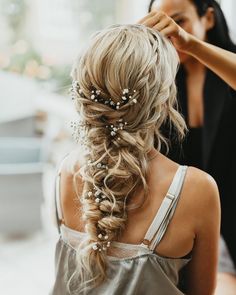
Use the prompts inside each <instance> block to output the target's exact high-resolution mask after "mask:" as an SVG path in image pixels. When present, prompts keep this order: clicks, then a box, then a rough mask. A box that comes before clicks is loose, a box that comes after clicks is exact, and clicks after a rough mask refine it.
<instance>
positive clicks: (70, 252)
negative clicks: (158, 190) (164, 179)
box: [50, 166, 191, 295]
mask: <svg viewBox="0 0 236 295" xmlns="http://www.w3.org/2000/svg"><path fill="white" fill-rule="evenodd" d="M186 170H187V166H179V168H178V170H177V172H176V174H175V176H174V178H173V181H172V183H171V185H170V187H169V190H168V192H167V194H166V196H165V198H164V199H163V202H162V204H161V206H160V208H159V210H158V212H157V214H156V216H155V218H154V219H153V222H152V223H151V225H150V227H149V229H148V231H147V233H146V235H145V237H144V240H143V243H141V244H139V245H134V244H125V243H120V242H112V243H111V248H110V250H109V253H108V261H109V265H108V270H107V280H106V281H105V282H104V283H103V284H102V285H100V286H99V287H97V288H88V289H86V290H85V291H84V292H83V293H79V292H77V291H76V290H77V289H78V286H79V282H77V286H76V285H74V286H72V288H71V289H70V291H71V292H69V290H68V289H67V283H68V280H69V278H70V277H71V275H72V274H73V273H74V271H75V268H76V260H75V255H76V251H77V250H76V249H77V247H78V245H79V243H80V242H81V241H82V240H83V239H84V238H85V236H86V233H82V232H78V231H76V230H73V229H70V228H69V227H67V226H65V225H64V224H63V223H61V220H62V219H63V215H62V210H61V206H60V193H59V182H60V172H59V173H58V177H57V181H56V183H57V185H56V188H57V189H56V194H55V195H56V198H55V199H56V215H57V221H58V230H59V240H58V242H57V245H56V253H55V282H54V285H53V288H52V290H51V293H50V295H69V294H74V295H75V294H78V295H79V294H89V295H95V294H96V295H123V294H124V295H156V294H159V295H177V294H184V291H183V290H184V266H186V265H187V263H188V262H189V261H190V260H191V255H188V256H186V257H182V258H169V257H163V256H160V255H158V254H157V253H156V252H155V251H154V249H155V248H156V247H157V245H158V244H159V243H160V241H161V239H162V237H163V236H164V234H165V232H166V230H167V227H168V224H169V222H170V220H171V218H172V217H173V214H174V212H175V209H176V206H177V204H178V200H179V196H180V193H181V189H182V185H183V182H184V178H185V174H186ZM173 247H174V245H173Z"/></svg>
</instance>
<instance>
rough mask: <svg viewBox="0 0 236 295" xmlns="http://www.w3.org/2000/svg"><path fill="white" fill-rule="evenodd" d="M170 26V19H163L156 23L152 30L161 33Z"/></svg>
mask: <svg viewBox="0 0 236 295" xmlns="http://www.w3.org/2000/svg"><path fill="white" fill-rule="evenodd" d="M170 25H171V19H169V18H163V19H162V20H160V22H158V23H157V24H156V25H154V26H153V27H152V28H153V29H154V30H157V31H159V32H161V31H162V30H164V29H165V28H167V27H169V26H170Z"/></svg>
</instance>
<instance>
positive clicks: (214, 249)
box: [61, 149, 220, 295]
mask: <svg viewBox="0 0 236 295" xmlns="http://www.w3.org/2000/svg"><path fill="white" fill-rule="evenodd" d="M155 154H157V156H156V157H155V158H154V159H153V160H151V161H150V162H149V175H148V186H149V188H150V193H149V195H148V198H147V199H146V201H145V203H144V205H143V206H142V207H141V208H138V209H135V210H133V211H130V212H129V213H128V222H127V225H126V228H125V230H124V232H123V234H122V235H121V237H120V239H119V241H120V242H125V243H131V244H139V243H141V241H142V239H143V238H144V235H145V233H146V231H147V229H148V227H149V226H150V224H151V222H152V220H153V218H154V216H155V214H156V212H157V210H158V209H159V207H160V204H161V202H162V200H163V198H164V196H165V194H166V192H167V190H168V187H169V185H170V183H171V181H172V179H173V176H174V174H175V172H176V170H177V168H178V164H177V163H175V162H173V161H171V160H169V159H168V158H167V157H165V156H164V155H162V154H160V153H157V151H155V150H154V149H153V150H152V152H151V154H150V157H152V155H155ZM72 179H73V176H72V175H71V174H70V173H69V172H68V171H67V170H66V168H63V170H62V173H61V204H62V209H63V214H64V219H65V220H64V223H65V224H66V225H67V226H68V227H70V228H72V229H74V230H78V231H84V223H83V221H82V220H81V212H80V203H79V201H78V197H77V196H76V192H75V190H74V188H73V183H72ZM82 186H83V182H82V179H80V180H79V182H78V195H79V194H80V193H81V191H82ZM142 194H143V192H142V191H139V193H138V194H136V195H135V197H134V198H133V202H138V201H139V199H140V198H141V196H142ZM209 208H210V209H209ZM219 232H220V204H219V193H218V189H217V185H216V183H215V181H214V180H213V178H212V177H211V176H210V175H208V174H207V173H205V172H202V171H201V170H199V169H197V168H193V167H189V168H188V170H187V174H186V178H185V182H184V186H183V190H182V192H181V195H180V199H179V203H178V205H177V209H176V211H175V214H174V216H173V219H172V220H171V222H170V224H169V227H168V229H167V232H166V234H165V235H164V237H163V239H162V241H161V242H160V244H159V245H158V246H157V248H156V252H157V253H158V254H159V255H162V256H167V257H173V258H177V257H182V256H185V255H186V254H188V253H189V252H190V251H192V255H193V258H192V261H191V262H190V263H189V265H188V270H189V277H188V289H189V292H188V293H187V294H194V295H195V294H199V295H200V294H201V295H204V294H207V295H208V294H213V292H214V288H215V283H216V268H217V253H218V239H219ZM173 245H175V246H174V247H173Z"/></svg>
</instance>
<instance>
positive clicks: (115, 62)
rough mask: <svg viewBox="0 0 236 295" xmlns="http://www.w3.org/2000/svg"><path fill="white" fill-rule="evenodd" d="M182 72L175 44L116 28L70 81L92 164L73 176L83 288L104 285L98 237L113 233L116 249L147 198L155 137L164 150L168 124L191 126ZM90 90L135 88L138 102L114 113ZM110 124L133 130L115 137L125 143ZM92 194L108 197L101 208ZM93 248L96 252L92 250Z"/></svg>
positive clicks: (111, 94)
mask: <svg viewBox="0 0 236 295" xmlns="http://www.w3.org/2000/svg"><path fill="white" fill-rule="evenodd" d="M177 68H178V56H177V53H176V51H175V49H174V47H173V46H172V44H171V42H170V41H169V40H168V39H166V38H164V37H162V36H161V35H160V34H159V33H158V32H156V31H155V30H153V29H150V28H147V27H145V26H142V25H116V26H112V27H109V28H107V29H104V30H102V31H100V32H98V33H96V35H94V36H93V38H92V40H91V42H90V44H89V46H88V48H87V50H86V51H85V53H84V54H82V56H81V57H80V58H79V61H78V62H77V63H76V64H75V66H74V70H73V72H72V76H73V79H74V80H76V81H78V84H79V87H80V89H81V93H83V95H81V94H80V93H79V91H78V92H77V93H76V94H77V99H76V106H77V110H78V112H79V115H80V117H81V119H82V121H83V122H84V124H85V139H86V145H87V147H89V153H88V155H87V160H90V164H89V165H84V166H83V167H82V168H81V169H80V171H79V172H77V173H76V174H75V179H76V177H77V176H78V174H79V173H80V176H81V175H82V179H83V192H82V201H81V202H82V212H83V220H84V222H85V231H86V233H87V239H86V240H85V241H83V242H82V243H81V244H80V246H79V249H78V251H77V262H78V263H77V270H76V276H75V274H74V276H73V277H74V278H75V277H76V280H77V282H78V280H79V282H80V290H85V289H86V287H88V286H97V285H99V284H101V283H102V282H103V281H104V280H105V279H106V269H107V265H108V260H107V251H108V249H107V247H106V245H107V244H106V245H105V247H104V241H101V239H99V238H98V235H99V233H102V234H103V235H107V236H106V243H107V242H111V246H112V241H113V240H115V239H117V238H118V237H119V235H120V234H121V232H122V230H123V229H124V228H125V224H126V221H127V210H129V209H131V207H130V208H129V202H130V200H131V199H132V195H133V193H134V191H135V190H136V189H137V188H140V189H143V191H144V198H145V197H146V196H147V193H148V186H147V182H146V177H147V169H148V156H147V154H148V152H149V151H150V150H151V149H152V148H153V146H154V139H156V142H157V149H158V150H160V149H161V146H162V144H163V143H164V144H167V141H166V139H165V137H164V136H163V135H162V134H161V131H160V127H161V126H162V125H163V124H164V123H166V122H169V123H170V125H172V126H174V127H175V128H176V130H177V132H178V134H179V136H180V137H183V136H184V131H185V128H186V126H185V122H184V120H183V118H182V116H181V115H180V114H179V113H178V111H177V110H176V108H175V107H176V86H175V75H176V71H177ZM92 89H97V90H99V91H101V96H102V97H103V98H104V99H109V98H112V100H113V101H115V102H118V101H120V100H121V96H122V90H123V89H131V90H136V92H135V93H134V95H133V98H135V99H136V100H137V103H136V104H130V103H127V104H125V105H122V106H121V107H120V108H119V109H112V108H111V107H110V106H108V105H105V104H103V103H99V102H95V101H94V100H91V99H90V97H91V90H92ZM104 118H105V119H106V121H107V122H108V123H109V124H114V123H115V122H116V121H118V120H119V119H120V118H123V119H124V121H127V123H128V124H127V126H126V127H125V128H124V129H121V130H118V131H117V132H118V136H119V140H117V138H112V137H111V136H110V135H109V132H108V130H107V128H106V127H105V125H104V122H103V121H104ZM102 119H103V120H102ZM98 163H105V164H106V166H107V168H108V169H98V168H97V164H98ZM94 190H98V191H100V192H101V193H102V195H103V196H104V199H102V200H101V201H100V202H99V203H97V202H95V199H94V198H89V197H88V192H92V193H93V194H94ZM139 206H140V204H139ZM95 244H96V245H98V250H94V249H93V247H92V246H94V245H95ZM95 248H96V247H95ZM99 249H101V250H100V251H99Z"/></svg>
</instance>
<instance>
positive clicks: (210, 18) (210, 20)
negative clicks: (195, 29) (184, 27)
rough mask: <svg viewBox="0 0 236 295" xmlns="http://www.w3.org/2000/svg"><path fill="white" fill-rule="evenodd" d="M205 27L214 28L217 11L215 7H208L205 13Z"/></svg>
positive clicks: (207, 28)
mask: <svg viewBox="0 0 236 295" xmlns="http://www.w3.org/2000/svg"><path fill="white" fill-rule="evenodd" d="M204 18H205V28H206V31H208V30H210V29H212V28H213V27H214V25H215V11H214V8H213V7H208V9H207V11H206V13H205V15H204Z"/></svg>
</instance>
